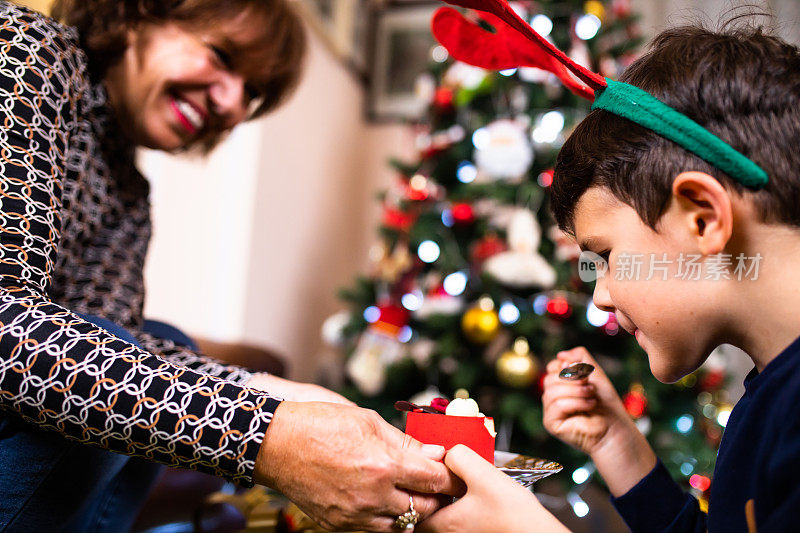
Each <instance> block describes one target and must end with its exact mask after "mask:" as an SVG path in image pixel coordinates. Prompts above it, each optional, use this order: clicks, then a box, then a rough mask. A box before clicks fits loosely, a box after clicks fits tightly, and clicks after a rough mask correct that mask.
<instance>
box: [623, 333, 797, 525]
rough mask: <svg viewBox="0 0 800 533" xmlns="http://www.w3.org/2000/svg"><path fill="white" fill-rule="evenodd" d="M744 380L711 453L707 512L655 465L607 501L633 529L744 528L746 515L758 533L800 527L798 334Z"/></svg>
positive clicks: (662, 468) (660, 466)
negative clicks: (717, 445) (714, 456)
mask: <svg viewBox="0 0 800 533" xmlns="http://www.w3.org/2000/svg"><path fill="white" fill-rule="evenodd" d="M744 384H745V393H744V396H743V397H742V399H741V400H739V403H737V404H736V407H735V408H734V409H733V412H732V413H731V416H730V419H729V420H728V424H727V427H726V429H725V434H724V435H723V438H722V443H721V445H720V449H719V454H718V455H717V464H716V468H715V470H714V483H713V485H712V487H711V497H710V500H709V508H708V515H706V514H705V513H703V512H701V511H700V508H699V506H698V503H697V500H696V499H695V498H693V497H692V496H691V495H689V494H687V493H685V492H683V491H682V490H681V489H680V488H679V487H678V485H677V484H676V483H675V482H674V481H673V480H672V478H670V475H669V473H668V472H667V470H666V468H664V465H663V464H661V463H660V462H659V463H658V464H657V465H656V467H655V468H654V469H653V470H652V471H651V472H650V473H649V474H648V475H647V476H646V477H645V478H644V479H642V480H641V481H640V482H639V483H638V484H637V485H636V486H635V487H633V488H632V489H631V490H630V491H628V492H627V493H625V494H623V495H622V496H621V497H619V498H615V499H613V500H612V502H613V503H614V506H615V507H616V508H617V511H619V513H620V514H621V515H622V517H623V518H624V519H625V522H626V523H627V524H628V527H630V528H631V530H632V531H633V532H634V533H639V532H642V533H644V532H647V533H653V532H658V531H669V532H678V531H681V532H684V531H695V532H701V531H709V532H711V533H718V532H719V533H734V532H737V531H749V530H748V515H750V516H751V521H752V520H754V523H755V524H756V526H757V530H758V531H760V532H761V533H765V532H769V533H773V532H776V531H778V532H780V531H800V338H798V339H797V340H795V341H794V342H793V343H792V344H790V345H789V347H787V348H786V349H785V350H784V351H783V352H781V354H780V355H778V357H776V358H775V359H773V360H772V361H771V362H770V363H769V364H768V365H767V366H766V368H765V369H764V371H763V372H761V373H760V374H759V373H758V372H757V371H756V370H755V369H753V371H752V372H750V374H749V375H748V376H747V378H746V379H745V382H744ZM750 500H752V503H748V502H749V501H750ZM746 507H751V510H750V511H746V510H745V508H746Z"/></svg>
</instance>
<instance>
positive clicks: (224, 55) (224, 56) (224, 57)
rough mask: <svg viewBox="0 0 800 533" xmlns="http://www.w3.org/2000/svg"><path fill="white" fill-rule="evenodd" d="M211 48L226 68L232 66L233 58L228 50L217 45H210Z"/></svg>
mask: <svg viewBox="0 0 800 533" xmlns="http://www.w3.org/2000/svg"><path fill="white" fill-rule="evenodd" d="M209 48H211V51H212V52H214V55H215V56H217V59H219V61H220V63H222V64H223V65H224V66H225V68H231V66H232V60H231V56H230V54H229V53H228V52H226V51H225V50H223V49H222V48H219V47H216V46H209Z"/></svg>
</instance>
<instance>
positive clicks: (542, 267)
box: [484, 208, 556, 289]
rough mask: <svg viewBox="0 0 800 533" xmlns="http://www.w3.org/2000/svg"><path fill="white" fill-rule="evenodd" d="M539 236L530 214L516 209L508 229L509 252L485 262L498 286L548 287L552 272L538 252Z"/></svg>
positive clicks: (552, 275)
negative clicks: (498, 283)
mask: <svg viewBox="0 0 800 533" xmlns="http://www.w3.org/2000/svg"><path fill="white" fill-rule="evenodd" d="M541 235H542V230H541V228H540V227H539V224H538V223H537V222H536V217H535V216H534V215H533V212H532V211H530V210H529V209H526V208H518V209H517V211H516V213H515V214H514V216H513V218H512V219H511V223H510V224H509V227H508V245H509V250H508V251H507V252H501V253H499V254H497V255H494V256H492V257H490V258H489V259H487V260H486V263H485V265H484V268H485V269H486V271H487V272H488V273H489V274H491V275H492V276H493V277H495V278H496V279H497V280H498V281H499V282H500V283H503V284H505V285H508V286H511V287H520V288H522V287H526V288H527V287H541V288H545V289H547V288H550V287H552V286H553V285H555V282H556V271H555V270H554V269H553V267H552V266H551V265H550V264H549V263H548V262H547V261H546V260H545V259H544V257H542V256H541V255H539V253H538V249H539V243H540V241H541Z"/></svg>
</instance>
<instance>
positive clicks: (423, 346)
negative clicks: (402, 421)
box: [408, 339, 436, 403]
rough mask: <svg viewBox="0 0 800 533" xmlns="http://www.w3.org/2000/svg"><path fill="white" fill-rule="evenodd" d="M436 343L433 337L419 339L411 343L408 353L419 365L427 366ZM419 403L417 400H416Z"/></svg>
mask: <svg viewBox="0 0 800 533" xmlns="http://www.w3.org/2000/svg"><path fill="white" fill-rule="evenodd" d="M435 348H436V343H435V342H433V341H432V340H431V339H419V340H417V341H415V342H414V343H412V344H411V346H410V348H409V350H408V353H409V355H410V356H411V359H413V360H414V362H415V363H416V364H417V366H419V367H423V368H424V367H427V366H428V363H429V361H430V359H431V355H433V350H434V349H435ZM414 403H417V402H414Z"/></svg>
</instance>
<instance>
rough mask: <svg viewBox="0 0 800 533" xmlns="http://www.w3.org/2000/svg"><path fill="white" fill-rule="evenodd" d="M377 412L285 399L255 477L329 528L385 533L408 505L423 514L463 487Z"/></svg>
mask: <svg viewBox="0 0 800 533" xmlns="http://www.w3.org/2000/svg"><path fill="white" fill-rule="evenodd" d="M443 457H444V448H442V447H441V446H427V445H426V446H423V445H422V444H420V443H419V442H418V441H416V440H414V439H412V438H411V437H409V436H407V435H405V434H403V433H402V432H401V431H400V430H398V429H397V428H395V427H393V426H391V425H390V424H388V423H387V422H386V421H384V420H383V419H382V418H381V417H380V416H378V415H377V414H376V413H375V412H374V411H368V410H366V409H361V408H358V407H351V406H347V405H335V404H331V403H318V402H289V401H284V402H282V403H281V404H280V405H279V406H278V408H277V409H276V410H275V415H274V417H273V419H272V422H271V423H270V425H269V428H268V429H267V434H266V436H265V438H264V442H263V444H262V445H261V449H260V451H259V454H258V459H257V460H256V468H255V480H256V482H257V483H261V484H264V485H267V486H269V487H273V488H275V489H277V490H279V491H280V492H282V493H283V494H285V495H286V496H287V497H288V498H289V499H290V500H292V501H293V502H294V503H295V504H297V506H298V507H300V509H302V510H303V511H305V512H306V513H307V514H308V515H309V516H310V517H311V518H312V519H314V520H315V521H317V522H318V523H320V524H321V525H323V526H324V527H326V528H328V529H338V530H342V529H343V530H346V531H353V530H367V531H378V532H385V533H390V532H393V531H396V530H395V529H393V527H392V526H393V524H394V520H395V518H396V517H397V516H398V515H401V514H403V513H405V512H406V511H408V509H409V494H410V493H412V494H413V496H414V505H415V509H416V510H417V511H418V512H419V513H420V514H421V515H422V516H423V517H427V516H429V515H430V514H431V513H433V511H435V510H436V509H437V508H438V507H439V500H438V497H437V496H436V494H440V493H446V494H453V495H456V494H460V492H459V491H460V489H461V486H460V483H459V482H458V480H457V479H456V478H455V476H453V475H452V474H451V473H450V471H449V470H448V469H447V467H445V466H444V465H443V464H442V463H441V460H442V458H443Z"/></svg>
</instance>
